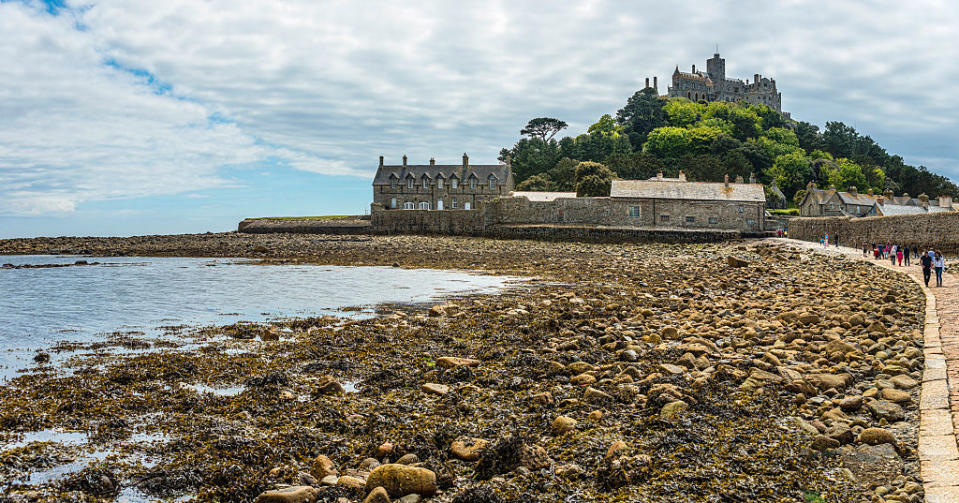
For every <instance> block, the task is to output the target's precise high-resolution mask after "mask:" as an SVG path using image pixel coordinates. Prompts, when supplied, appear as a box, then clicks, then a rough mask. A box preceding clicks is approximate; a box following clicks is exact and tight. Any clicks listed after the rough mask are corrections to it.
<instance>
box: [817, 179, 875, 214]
mask: <svg viewBox="0 0 959 503" xmlns="http://www.w3.org/2000/svg"><path fill="white" fill-rule="evenodd" d="M876 214H877V213H876V197H875V196H873V195H872V192H871V191H870V193H868V194H860V193H859V191H858V190H857V189H856V187H849V191H848V192H840V191H838V190H836V188H835V187H830V188H828V189H825V190H823V189H818V188H816V186H815V184H810V185H809V186H808V188H807V189H806V195H805V196H803V199H802V201H800V202H799V216H802V217H837V216H853V217H868V216H875V215H876Z"/></svg>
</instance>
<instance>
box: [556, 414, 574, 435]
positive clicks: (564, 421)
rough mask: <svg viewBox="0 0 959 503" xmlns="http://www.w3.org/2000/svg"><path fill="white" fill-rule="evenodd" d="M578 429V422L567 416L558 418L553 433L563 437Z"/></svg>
mask: <svg viewBox="0 0 959 503" xmlns="http://www.w3.org/2000/svg"><path fill="white" fill-rule="evenodd" d="M575 428H576V420H575V419H573V418H571V417H567V416H557V417H556V419H554V420H553V433H555V434H557V435H562V434H564V433H566V432H569V431H572V430H573V429H575Z"/></svg>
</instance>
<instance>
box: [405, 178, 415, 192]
mask: <svg viewBox="0 0 959 503" xmlns="http://www.w3.org/2000/svg"><path fill="white" fill-rule="evenodd" d="M406 188H408V189H412V188H413V178H412V177H410V178H407V179H406Z"/></svg>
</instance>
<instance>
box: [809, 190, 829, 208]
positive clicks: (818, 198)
mask: <svg viewBox="0 0 959 503" xmlns="http://www.w3.org/2000/svg"><path fill="white" fill-rule="evenodd" d="M835 193H836V191H835V189H812V190H810V191H809V193H808V196H809V197H810V198H812V200H813V202H815V203H816V204H826V201H828V200H829V199H830V198H832V196H833V194H835Z"/></svg>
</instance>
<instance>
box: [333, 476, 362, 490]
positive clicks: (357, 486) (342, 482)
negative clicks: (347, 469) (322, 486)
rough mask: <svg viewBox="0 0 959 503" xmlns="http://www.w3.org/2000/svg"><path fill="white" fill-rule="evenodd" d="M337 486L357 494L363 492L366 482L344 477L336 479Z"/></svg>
mask: <svg viewBox="0 0 959 503" xmlns="http://www.w3.org/2000/svg"><path fill="white" fill-rule="evenodd" d="M336 485H338V486H340V487H345V488H347V489H350V490H352V491H355V492H361V491H363V490H364V489H365V488H366V482H363V480H362V479H359V478H357V477H351V476H349V475H343V476H342V477H340V478H338V479H336Z"/></svg>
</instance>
